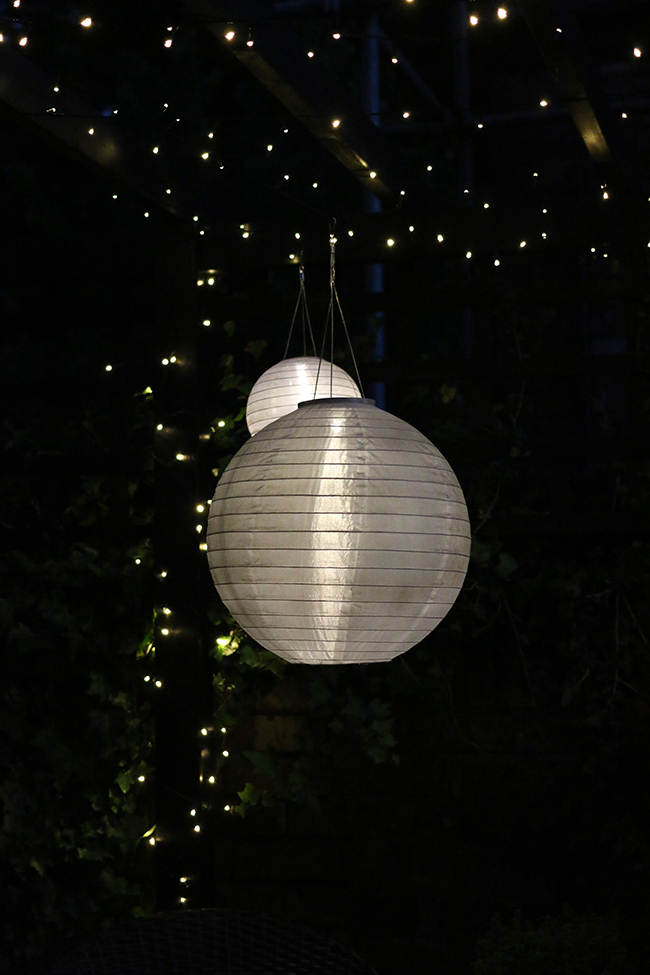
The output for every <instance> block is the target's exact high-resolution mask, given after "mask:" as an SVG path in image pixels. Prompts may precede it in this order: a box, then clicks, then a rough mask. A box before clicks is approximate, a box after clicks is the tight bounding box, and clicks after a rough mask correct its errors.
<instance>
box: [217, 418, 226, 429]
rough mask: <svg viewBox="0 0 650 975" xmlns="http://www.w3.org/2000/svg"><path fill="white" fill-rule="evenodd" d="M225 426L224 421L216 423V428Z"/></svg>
mask: <svg viewBox="0 0 650 975" xmlns="http://www.w3.org/2000/svg"><path fill="white" fill-rule="evenodd" d="M225 425H226V421H225V420H219V422H218V423H217V426H218V427H225Z"/></svg>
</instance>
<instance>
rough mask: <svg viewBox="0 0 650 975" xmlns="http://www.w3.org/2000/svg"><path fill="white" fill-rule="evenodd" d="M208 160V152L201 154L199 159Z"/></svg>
mask: <svg viewBox="0 0 650 975" xmlns="http://www.w3.org/2000/svg"><path fill="white" fill-rule="evenodd" d="M209 158H210V153H209V152H202V153H201V159H209Z"/></svg>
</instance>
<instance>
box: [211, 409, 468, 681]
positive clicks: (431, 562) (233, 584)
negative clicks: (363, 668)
mask: <svg viewBox="0 0 650 975" xmlns="http://www.w3.org/2000/svg"><path fill="white" fill-rule="evenodd" d="M207 544H208V559H209V564H210V569H211V572H212V578H213V580H214V583H215V585H216V587H217V589H218V591H219V594H220V596H221V598H222V599H223V601H224V603H225V604H226V606H227V607H228V609H229V610H230V612H231V613H232V615H233V616H234V618H235V619H236V620H237V622H238V623H239V624H240V625H241V626H242V627H243V628H244V629H245V630H246V631H247V632H248V633H249V634H250V636H252V637H253V638H254V639H255V640H257V641H258V642H259V643H261V645H262V646H263V647H266V648H267V649H268V650H272V651H273V652H274V653H276V654H278V656H280V657H283V658H284V659H285V660H290V661H293V662H296V663H311V664H337V663H365V662H370V661H380V660H389V659H391V658H392V657H395V656H397V655H398V654H400V653H403V652H404V651H405V650H408V649H409V647H412V646H414V645H415V644H416V643H419V642H420V641H421V640H422V638H423V637H424V636H426V634H427V633H429V632H430V631H431V630H433V629H434V628H435V627H436V626H437V625H438V623H439V622H440V620H441V619H443V617H444V616H445V615H446V614H447V613H448V612H449V610H450V609H451V606H452V605H453V603H454V600H455V599H456V597H457V595H458V593H459V591H460V588H461V586H462V584H463V580H464V578H465V574H466V571H467V564H468V560H469V548H470V527H469V519H468V516H467V507H466V505H465V499H464V498H463V493H462V491H461V489H460V486H459V484H458V481H457V479H456V476H455V474H454V472H453V471H452V469H451V467H450V466H449V464H448V463H447V461H446V460H445V458H444V457H443V456H442V454H441V453H440V451H439V450H438V449H437V448H436V447H435V446H434V445H433V444H432V443H431V441H429V440H427V438H426V437H424V436H423V435H422V434H421V433H419V432H418V431H417V430H416V429H415V428H414V427H412V426H410V424H408V423H405V422H404V421H403V420H400V419H398V418H397V417H395V416H392V415H391V414H390V413H386V412H384V411H383V410H380V409H377V408H376V407H375V406H374V404H373V401H372V400H368V399H338V400H337V399H329V400H313V401H311V402H308V403H301V404H300V408H299V409H298V410H296V411H295V412H293V413H290V414H288V415H287V416H284V417H281V418H280V419H279V420H276V422H275V423H272V424H270V425H269V426H267V427H266V428H265V429H264V430H262V431H261V432H260V433H258V434H257V436H255V437H252V438H251V439H250V440H249V441H247V443H245V444H244V446H243V447H242V448H241V450H239V452H238V453H237V454H236V455H235V456H234V457H233V459H232V461H231V462H230V464H229V465H228V467H227V468H226V469H225V471H224V472H223V475H222V476H221V479H220V481H219V483H218V485H217V488H216V491H215V494H214V499H213V501H212V504H211V505H210V517H209V521H208V534H207Z"/></svg>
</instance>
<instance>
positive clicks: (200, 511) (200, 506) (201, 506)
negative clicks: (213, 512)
mask: <svg viewBox="0 0 650 975" xmlns="http://www.w3.org/2000/svg"><path fill="white" fill-rule="evenodd" d="M196 510H197V511H198V512H199V514H201V513H202V512H203V511H205V505H204V504H197V506H196Z"/></svg>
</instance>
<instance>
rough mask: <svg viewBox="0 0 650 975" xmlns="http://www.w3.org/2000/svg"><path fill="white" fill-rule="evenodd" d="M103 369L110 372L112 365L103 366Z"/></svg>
mask: <svg viewBox="0 0 650 975" xmlns="http://www.w3.org/2000/svg"><path fill="white" fill-rule="evenodd" d="M105 369H106V372H112V371H113V367H112V366H105Z"/></svg>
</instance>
